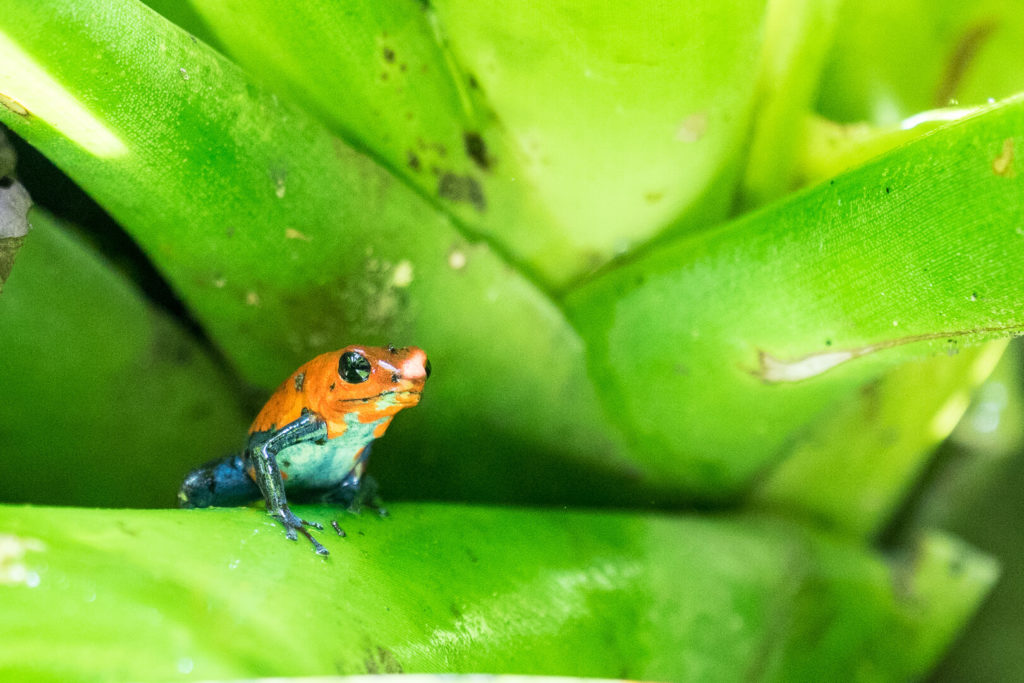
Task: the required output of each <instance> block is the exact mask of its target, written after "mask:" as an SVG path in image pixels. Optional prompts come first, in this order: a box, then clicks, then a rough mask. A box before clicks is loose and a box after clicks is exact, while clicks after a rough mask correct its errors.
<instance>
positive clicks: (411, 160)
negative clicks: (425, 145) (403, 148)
mask: <svg viewBox="0 0 1024 683" xmlns="http://www.w3.org/2000/svg"><path fill="white" fill-rule="evenodd" d="M406 159H407V163H408V164H409V168H411V169H412V170H414V171H416V172H417V173H418V172H419V171H420V169H421V168H422V165H421V164H420V158H419V157H418V156H417V155H416V153H415V152H413V151H411V150H410V151H409V152H407V153H406Z"/></svg>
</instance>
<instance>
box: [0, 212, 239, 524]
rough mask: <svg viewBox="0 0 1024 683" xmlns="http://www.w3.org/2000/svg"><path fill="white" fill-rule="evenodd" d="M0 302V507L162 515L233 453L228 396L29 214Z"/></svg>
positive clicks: (103, 267) (69, 238)
mask: <svg viewBox="0 0 1024 683" xmlns="http://www.w3.org/2000/svg"><path fill="white" fill-rule="evenodd" d="M31 221H32V224H33V226H34V229H33V230H32V232H31V233H30V234H29V235H28V236H27V237H26V238H25V244H24V246H23V248H22V249H21V251H20V252H19V254H18V262H17V266H16V267H15V269H14V271H13V272H12V274H11V277H10V279H9V280H8V282H7V285H6V287H5V289H4V293H3V296H0V358H2V359H3V373H2V377H0V386H2V387H3V400H0V425H3V428H2V429H0V454H3V457H2V463H0V472H2V476H0V499H2V500H4V501H8V502H15V501H29V502H48V503H58V504H66V503H68V502H74V503H75V504H78V505H99V506H110V505H143V506H166V505H172V504H173V503H174V492H175V491H176V490H177V488H178V485H179V484H180V483H181V478H182V476H183V474H184V472H185V471H187V470H188V469H189V467H191V466H193V465H195V464H197V463H198V462H200V461H202V460H203V459H209V458H211V457H214V456H218V455H223V454H226V453H228V452H230V451H232V450H237V449H238V448H239V447H240V446H241V440H242V436H243V435H244V432H245V427H246V423H247V417H246V416H245V415H244V413H243V412H242V410H241V407H240V406H239V401H238V392H237V389H236V387H235V385H234V383H232V382H230V381H229V380H228V378H227V377H226V376H225V375H224V373H223V372H221V371H220V369H219V368H217V367H216V366H215V365H214V363H213V361H212V360H211V359H210V357H209V356H208V355H207V354H206V352H205V351H204V350H202V349H201V348H199V346H198V345H197V344H196V342H195V340H193V339H192V338H191V337H190V336H189V335H188V334H187V333H185V332H184V331H183V330H182V329H181V328H180V327H179V326H178V324H177V323H176V322H173V321H172V320H170V319H169V318H168V316H167V315H166V314H164V313H162V312H160V311H157V310H155V309H154V308H153V307H152V306H151V305H149V304H147V303H146V302H145V301H144V300H143V299H142V298H141V297H140V295H139V293H138V292H137V291H136V290H135V288H134V287H133V286H132V285H131V284H130V283H129V282H127V281H126V280H125V278H124V277H123V276H122V275H121V274H119V273H117V272H116V271H115V270H114V269H113V268H112V267H111V266H110V264H108V263H105V262H104V261H103V260H102V259H101V258H100V257H99V256H97V255H96V253H95V252H94V251H93V250H92V249H91V248H90V247H88V246H86V245H85V244H84V243H83V242H82V241H81V240H80V239H78V238H77V237H75V236H74V234H72V233H71V232H70V231H69V230H68V229H67V228H66V227H65V226H62V225H60V224H59V223H58V222H57V221H56V220H54V219H53V218H52V217H51V216H49V215H48V214H46V213H45V212H43V211H41V210H39V209H33V211H32V213H31Z"/></svg>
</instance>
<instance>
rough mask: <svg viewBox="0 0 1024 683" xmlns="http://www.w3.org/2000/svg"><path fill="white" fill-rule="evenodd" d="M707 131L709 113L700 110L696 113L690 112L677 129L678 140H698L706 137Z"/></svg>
mask: <svg viewBox="0 0 1024 683" xmlns="http://www.w3.org/2000/svg"><path fill="white" fill-rule="evenodd" d="M707 131H708V114H707V112H704V111H699V112H697V113H695V114H690V115H689V116H687V117H686V118H685V119H683V121H682V123H680V124H679V128H678V129H676V140H679V141H680V142H697V141H698V140H700V139H701V138H702V137H704V134H705V133H706V132H707Z"/></svg>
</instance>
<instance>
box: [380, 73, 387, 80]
mask: <svg viewBox="0 0 1024 683" xmlns="http://www.w3.org/2000/svg"><path fill="white" fill-rule="evenodd" d="M380 80H382V81H386V80H388V72H387V71H381V72H380Z"/></svg>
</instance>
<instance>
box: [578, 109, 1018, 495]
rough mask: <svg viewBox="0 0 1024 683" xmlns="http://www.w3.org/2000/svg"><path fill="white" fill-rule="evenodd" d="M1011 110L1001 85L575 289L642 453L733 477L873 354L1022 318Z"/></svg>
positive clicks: (696, 484) (772, 452) (986, 332)
mask: <svg viewBox="0 0 1024 683" xmlns="http://www.w3.org/2000/svg"><path fill="white" fill-rule="evenodd" d="M1022 126H1024V99H1014V100H1009V101H1007V102H1006V103H1004V104H1002V105H999V106H995V107H993V108H991V109H989V110H987V111H985V112H984V113H981V114H979V115H976V116H974V117H971V118H969V119H967V120H964V121H962V122H959V123H956V124H953V125H950V126H948V127H946V128H943V129H941V130H938V131H936V132H935V133H933V134H931V135H928V136H926V137H924V138H921V139H919V140H917V141H915V142H913V143H911V144H908V145H906V146H905V147H901V148H899V149H898V150H896V151H894V152H893V153H891V154H888V155H884V156H882V157H880V158H878V159H877V160H875V161H874V162H871V163H868V164H867V165H865V166H862V167H860V168H858V169H856V170H853V171H850V172H848V173H846V174H844V175H841V176H838V177H837V178H835V179H834V180H833V181H829V182H828V183H827V184H823V185H820V186H818V187H815V188H813V189H811V190H809V191H806V192H802V193H799V194H797V195H795V196H792V197H791V198H789V199H788V200H785V201H782V202H779V203H777V204H774V205H772V206H771V207H769V208H767V209H765V210H763V211H760V212H757V213H756V214H753V215H750V216H749V217H747V218H746V219H741V220H739V221H737V222H735V223H732V224H730V225H728V226H727V227H725V228H723V229H721V230H718V231H714V232H712V233H710V234H708V235H704V236H701V237H694V238H689V239H683V240H679V241H677V242H675V243H672V244H669V245H667V246H665V247H663V248H660V249H656V250H653V251H652V252H651V253H650V254H649V255H648V256H646V257H644V258H641V259H638V260H636V261H634V262H632V263H629V264H628V265H624V266H622V267H620V268H616V269H614V270H609V271H608V272H607V274H605V275H604V276H602V277H600V278H598V279H596V280H594V281H593V282H592V283H591V284H589V285H588V286H586V287H584V288H581V289H580V290H578V291H576V292H574V293H573V294H572V296H570V297H569V299H568V302H567V303H568V308H569V311H570V315H571V317H572V318H573V319H574V320H575V321H576V324H577V326H578V329H579V330H580V332H581V334H582V336H583V338H584V340H585V341H586V344H587V349H588V353H589V354H590V358H591V368H592V371H593V375H594V377H595V380H596V383H597V385H598V386H599V387H600V388H601V390H602V392H603V397H604V399H605V403H606V406H607V407H608V411H609V414H613V415H615V416H616V417H617V418H619V419H620V420H621V421H622V423H623V424H624V425H626V429H627V430H628V431H629V432H631V433H633V434H635V435H636V440H637V446H638V450H639V452H640V455H638V459H640V460H642V461H643V462H645V469H646V468H650V469H653V470H657V471H660V472H662V473H663V476H665V477H669V478H671V479H673V480H676V481H679V482H681V483H685V484H687V485H689V486H690V487H691V488H692V489H694V490H698V491H711V490H717V491H719V492H724V491H728V490H730V489H736V488H738V487H741V486H743V485H744V484H745V483H746V482H748V481H749V480H750V478H751V477H752V476H754V475H755V474H756V473H757V471H758V470H759V469H761V468H763V467H764V466H765V465H767V464H768V463H770V462H771V461H772V459H773V457H775V456H776V454H778V453H779V451H780V449H781V448H782V446H783V445H784V444H785V442H786V441H787V440H788V439H790V438H791V436H792V435H793V434H794V433H795V432H796V431H797V430H799V429H801V428H802V427H803V426H805V425H807V424H808V423H809V422H810V420H812V419H813V418H814V417H815V416H816V415H818V414H819V412H820V411H821V410H823V409H828V407H829V406H830V405H831V403H832V402H833V401H834V400H836V399H838V398H840V397H842V396H844V395H847V392H849V391H850V390H852V389H853V388H855V387H856V386H858V385H859V384H862V383H863V382H864V381H866V380H868V379H870V378H872V377H877V376H878V375H879V374H880V373H881V372H882V371H884V370H885V369H886V368H887V367H891V366H892V365H894V364H896V363H898V362H900V361H903V360H906V359H908V358H912V357H915V356H916V357H920V356H924V355H928V354H930V353H935V352H938V351H942V350H947V351H948V350H951V349H955V348H957V347H958V345H960V344H970V343H978V342H980V341H984V340H987V339H991V338H995V337H999V336H1008V335H1010V334H1013V333H1015V332H1018V331H1020V330H1021V329H1024V307H1022V305H1021V303H1020V292H1021V291H1022V290H1024V248H1022V247H1024V230H1022V229H1021V226H1022V225H1024V199H1022V198H1024V174H1020V173H1018V172H1017V170H1016V168H1015V167H1014V162H1013V161H1012V154H1010V155H1008V154H1007V151H1006V150H1007V149H1010V150H1013V149H1015V148H1019V147H1020V146H1021V145H1022V144H1024V138H1021V137H1020V130H1021V127H1022ZM1008 159H1010V161H1009V165H1008V166H1007V165H1006V162H1007V160H1008ZM915 340H918V341H916V343H915ZM846 357H850V360H848V361H847V362H843V363H840V364H838V365H835V366H834V367H832V368H831V369H828V367H829V366H828V363H832V362H834V361H836V360H837V359H842V358H846ZM815 361H818V363H819V364H815ZM822 363H823V364H824V365H822ZM786 371H788V372H791V373H793V374H792V375H790V376H789V379H792V380H795V381H773V380H779V379H780V378H782V379H785V375H784V373H785V372H786ZM800 378H803V379H800Z"/></svg>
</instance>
